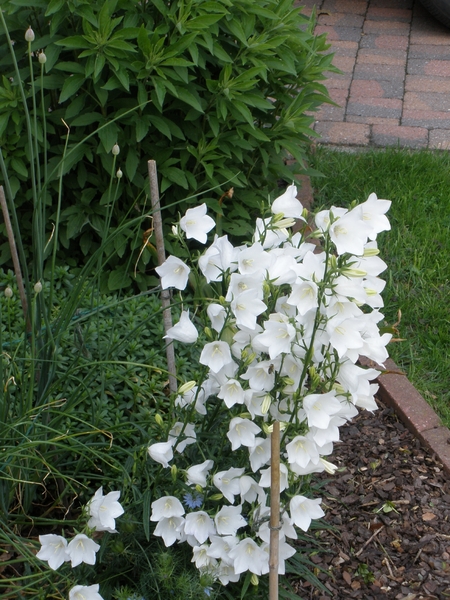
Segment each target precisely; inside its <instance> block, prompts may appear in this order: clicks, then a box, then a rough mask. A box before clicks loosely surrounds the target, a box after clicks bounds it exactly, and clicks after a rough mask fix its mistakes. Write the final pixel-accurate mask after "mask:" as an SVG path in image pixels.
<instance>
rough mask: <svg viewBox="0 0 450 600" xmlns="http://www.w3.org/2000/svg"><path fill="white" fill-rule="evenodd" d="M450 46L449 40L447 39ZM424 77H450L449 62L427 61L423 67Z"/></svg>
mask: <svg viewBox="0 0 450 600" xmlns="http://www.w3.org/2000/svg"><path fill="white" fill-rule="evenodd" d="M449 44H450V39H449ZM424 75H436V76H438V77H450V61H449V60H429V61H427V63H426V64H425V67H424Z"/></svg>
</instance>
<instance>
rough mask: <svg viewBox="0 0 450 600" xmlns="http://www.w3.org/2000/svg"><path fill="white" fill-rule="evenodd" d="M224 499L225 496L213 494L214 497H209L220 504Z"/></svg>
mask: <svg viewBox="0 0 450 600" xmlns="http://www.w3.org/2000/svg"><path fill="white" fill-rule="evenodd" d="M222 498H223V494H213V495H212V496H210V497H209V499H210V500H214V501H216V502H218V501H219V500H222Z"/></svg>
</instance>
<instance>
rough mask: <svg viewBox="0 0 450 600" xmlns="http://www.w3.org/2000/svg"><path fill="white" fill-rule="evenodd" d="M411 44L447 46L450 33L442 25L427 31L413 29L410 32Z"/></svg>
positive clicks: (449, 41)
mask: <svg viewBox="0 0 450 600" xmlns="http://www.w3.org/2000/svg"><path fill="white" fill-rule="evenodd" d="M410 43H411V44H426V45H431V46H448V45H449V44H450V33H449V30H448V29H446V28H445V27H444V26H443V25H442V27H439V28H436V29H435V30H433V29H431V30H429V31H423V30H421V31H414V29H412V30H411V34H410Z"/></svg>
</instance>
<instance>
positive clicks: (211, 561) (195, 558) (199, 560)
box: [191, 544, 217, 589]
mask: <svg viewBox="0 0 450 600" xmlns="http://www.w3.org/2000/svg"><path fill="white" fill-rule="evenodd" d="M191 562H193V563H195V566H196V567H197V569H199V570H200V571H207V572H211V571H214V570H215V567H216V565H217V560H216V559H215V558H213V557H212V556H211V555H210V554H209V544H202V545H201V546H194V548H193V549H192V561H191ZM206 589H207V588H206Z"/></svg>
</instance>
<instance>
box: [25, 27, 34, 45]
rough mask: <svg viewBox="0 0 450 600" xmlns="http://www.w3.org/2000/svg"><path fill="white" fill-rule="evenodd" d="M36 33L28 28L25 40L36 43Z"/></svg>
mask: <svg viewBox="0 0 450 600" xmlns="http://www.w3.org/2000/svg"><path fill="white" fill-rule="evenodd" d="M34 37H35V36H34V31H33V30H32V29H31V27H28V29H27V30H26V31H25V40H26V41H27V42H34Z"/></svg>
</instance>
